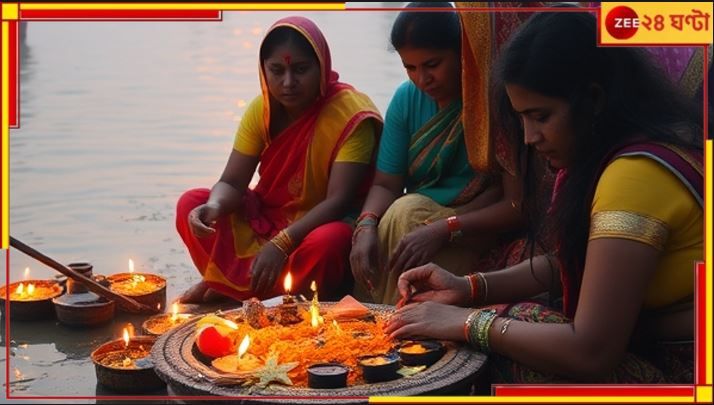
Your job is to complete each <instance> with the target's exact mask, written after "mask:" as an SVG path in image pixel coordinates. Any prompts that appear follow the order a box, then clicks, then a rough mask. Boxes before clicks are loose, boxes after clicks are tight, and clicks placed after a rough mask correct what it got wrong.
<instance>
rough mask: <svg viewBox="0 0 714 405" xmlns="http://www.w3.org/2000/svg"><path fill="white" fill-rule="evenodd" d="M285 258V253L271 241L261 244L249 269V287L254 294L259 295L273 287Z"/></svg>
mask: <svg viewBox="0 0 714 405" xmlns="http://www.w3.org/2000/svg"><path fill="white" fill-rule="evenodd" d="M286 260H287V257H285V254H284V253H283V252H282V251H281V250H280V249H278V247H277V246H275V245H274V244H273V243H272V242H268V243H266V244H265V245H263V247H262V248H261V249H260V251H259V252H258V254H257V255H256V257H255V260H253V267H252V269H251V279H250V288H251V289H252V290H253V292H254V293H255V295H256V296H258V297H261V296H263V295H264V294H267V293H269V292H270V291H271V290H272V289H273V287H274V286H275V282H276V281H277V279H278V276H279V275H280V273H281V272H282V271H283V266H284V265H285V261H286Z"/></svg>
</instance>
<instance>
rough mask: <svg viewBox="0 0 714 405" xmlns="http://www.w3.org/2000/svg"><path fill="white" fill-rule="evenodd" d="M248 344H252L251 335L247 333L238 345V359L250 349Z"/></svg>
mask: <svg viewBox="0 0 714 405" xmlns="http://www.w3.org/2000/svg"><path fill="white" fill-rule="evenodd" d="M248 346H250V335H245V337H244V338H243V341H242V342H240V346H238V360H240V358H241V357H243V355H244V354H245V352H247V351H248Z"/></svg>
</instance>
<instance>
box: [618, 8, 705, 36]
mask: <svg viewBox="0 0 714 405" xmlns="http://www.w3.org/2000/svg"><path fill="white" fill-rule="evenodd" d="M667 17H669V18H667ZM709 17H710V15H709V13H704V12H702V11H701V10H698V9H692V10H691V12H690V13H687V14H654V15H648V14H643V15H642V16H641V17H640V16H638V15H637V12H636V11H635V10H633V9H632V8H630V7H627V6H617V7H615V8H613V9H612V10H610V12H608V13H607V16H606V17H605V29H607V32H608V33H609V34H610V35H611V36H612V37H613V38H615V39H619V40H624V39H629V38H632V37H633V36H634V35H635V34H636V33H637V31H638V30H639V29H640V28H642V29H645V30H647V31H664V30H668V29H670V28H671V29H675V30H678V31H682V30H684V29H691V30H693V31H702V30H704V31H708V30H709Z"/></svg>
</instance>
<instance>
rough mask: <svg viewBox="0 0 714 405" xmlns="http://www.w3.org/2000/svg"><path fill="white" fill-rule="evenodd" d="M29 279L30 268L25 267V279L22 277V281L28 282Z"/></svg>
mask: <svg viewBox="0 0 714 405" xmlns="http://www.w3.org/2000/svg"><path fill="white" fill-rule="evenodd" d="M29 278H30V268H29V267H25V277H24V279H25V280H28V279H29Z"/></svg>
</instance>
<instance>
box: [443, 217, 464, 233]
mask: <svg viewBox="0 0 714 405" xmlns="http://www.w3.org/2000/svg"><path fill="white" fill-rule="evenodd" d="M446 226H447V227H448V229H449V232H457V231H460V230H461V222H459V219H458V218H457V217H456V216H455V215H454V216H451V217H448V218H446Z"/></svg>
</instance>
